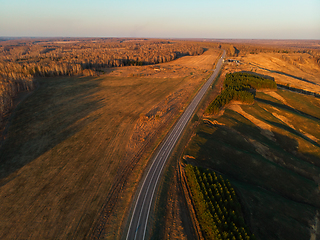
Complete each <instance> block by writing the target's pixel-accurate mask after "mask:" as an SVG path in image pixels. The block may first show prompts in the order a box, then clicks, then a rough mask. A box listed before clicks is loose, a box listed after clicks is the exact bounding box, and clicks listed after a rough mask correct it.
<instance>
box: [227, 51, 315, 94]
mask: <svg viewBox="0 0 320 240" xmlns="http://www.w3.org/2000/svg"><path fill="white" fill-rule="evenodd" d="M236 59H239V60H240V62H241V63H242V64H239V65H237V64H234V63H229V66H228V68H229V71H253V72H257V73H260V74H265V75H268V76H272V77H274V78H275V81H276V82H277V83H278V84H283V85H288V84H289V86H290V87H296V88H299V89H304V90H307V91H311V92H316V93H320V65H319V64H317V62H316V61H315V59H314V58H313V57H312V56H310V54H308V53H298V52H296V53H294V52H292V53H274V52H268V53H258V54H245V55H243V56H241V57H240V56H239V57H236Z"/></svg>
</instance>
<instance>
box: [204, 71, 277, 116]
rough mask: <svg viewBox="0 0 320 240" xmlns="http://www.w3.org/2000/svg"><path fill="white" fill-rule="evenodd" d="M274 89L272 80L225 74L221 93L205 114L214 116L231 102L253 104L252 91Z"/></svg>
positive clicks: (252, 75) (245, 74) (242, 74)
mask: <svg viewBox="0 0 320 240" xmlns="http://www.w3.org/2000/svg"><path fill="white" fill-rule="evenodd" d="M263 88H268V89H276V88H277V84H276V82H275V81H274V79H267V78H264V77H261V76H258V75H255V74H250V73H245V72H235V73H228V74H226V78H225V80H224V84H223V90H222V91H221V93H220V94H219V95H218V96H217V97H216V98H215V99H214V100H213V102H212V103H210V104H209V106H208V108H207V110H206V112H207V113H208V114H215V113H218V112H219V111H220V109H221V108H222V107H224V106H225V105H226V104H228V103H229V102H231V101H232V100H235V101H241V102H243V103H253V101H254V94H253V93H252V91H251V90H253V89H263Z"/></svg>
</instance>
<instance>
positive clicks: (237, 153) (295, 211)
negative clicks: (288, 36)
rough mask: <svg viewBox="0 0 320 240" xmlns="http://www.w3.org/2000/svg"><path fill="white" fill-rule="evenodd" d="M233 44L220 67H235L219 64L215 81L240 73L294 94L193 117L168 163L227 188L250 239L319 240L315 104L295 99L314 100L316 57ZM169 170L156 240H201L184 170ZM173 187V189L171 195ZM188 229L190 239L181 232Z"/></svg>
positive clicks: (268, 94)
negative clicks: (219, 180)
mask: <svg viewBox="0 0 320 240" xmlns="http://www.w3.org/2000/svg"><path fill="white" fill-rule="evenodd" d="M233 44H234V45H233V46H235V47H236V48H238V50H239V52H238V55H237V56H233V55H229V57H227V59H235V60H239V61H240V63H238V64H237V63H235V62H227V61H226V63H225V65H224V68H223V71H222V73H221V77H220V78H221V79H222V80H224V78H225V75H226V73H232V72H241V71H244V72H249V73H250V72H251V73H253V74H260V75H261V76H267V77H273V78H274V80H275V81H276V83H277V84H281V85H284V86H289V87H291V88H295V89H291V91H289V90H285V89H278V90H266V89H262V90H257V91H255V93H254V95H255V101H254V103H253V104H242V103H241V102H236V101H233V102H231V103H230V104H227V105H226V106H225V107H223V108H222V109H221V111H220V112H219V113H218V114H215V115H205V116H203V115H202V113H201V111H200V112H199V113H197V118H194V121H195V122H194V123H193V125H192V129H193V130H192V131H191V132H189V133H188V134H187V135H186V137H185V139H184V140H182V143H181V145H180V148H179V150H177V152H176V155H175V157H176V158H179V159H181V160H180V162H181V164H182V166H185V164H186V163H189V164H193V165H195V166H199V167H204V168H208V169H209V170H210V171H214V172H216V173H217V174H222V176H223V178H225V179H229V180H230V182H231V183H232V185H233V186H234V188H235V191H236V193H237V197H238V198H239V200H240V202H241V205H242V209H243V215H244V218H245V222H246V224H247V225H248V227H249V229H250V231H251V232H252V233H253V234H254V235H255V237H256V239H297V240H298V239H318V237H319V236H320V230H319V229H320V226H319V211H320V206H319V201H320V197H319V184H320V181H319V176H320V170H319V166H320V165H319V164H320V161H319V159H320V145H319V144H320V128H319V126H320V122H319V119H320V115H319V113H320V111H319V108H320V99H319V97H316V96H310V95H308V94H309V93H308V94H301V93H297V92H300V90H301V89H302V90H305V91H308V92H311V93H319V90H320V88H319V86H320V78H319V76H320V74H319V73H320V66H319V64H318V62H317V61H316V57H315V56H317V55H316V54H314V53H313V55H312V54H310V53H303V52H298V50H297V49H298V48H290V50H289V51H287V50H285V51H284V52H282V50H281V51H280V50H279V49H281V48H280V47H279V46H275V47H274V49H272V47H270V46H268V49H266V48H265V46H261V47H260V48H259V46H257V45H255V46H254V47H250V45H249V44H248V45H245V44H244V43H242V44H243V45H240V46H237V45H236V44H235V43H233ZM270 45H271V44H270ZM275 45H276V44H275ZM306 46H308V45H306ZM224 47H228V45H225V46H224ZM246 47H248V48H249V50H248V49H246ZM222 48H223V46H222ZM269 48H270V49H269ZM244 49H245V50H244ZM279 51H280V52H279ZM250 52H251V53H250ZM229 54H230V53H229ZM219 89H220V88H219ZM293 91H297V92H293ZM207 104H208V103H207ZM206 106H207V105H205V104H204V106H203V107H204V108H205V107H206ZM172 168H173V169H176V172H175V173H167V180H166V181H167V183H166V182H165V184H167V185H168V186H167V188H166V190H168V194H165V192H164V191H163V192H162V198H163V199H167V201H168V203H169V204H168V205H167V206H163V208H162V210H161V211H164V209H166V216H167V220H166V221H165V222H164V223H163V224H164V225H163V226H162V229H164V230H165V231H164V234H165V235H162V236H166V239H175V236H176V235H177V234H179V233H181V235H182V236H183V237H182V239H193V238H196V237H199V238H200V239H201V237H205V236H208V234H206V232H205V231H203V230H202V227H203V226H202V225H201V224H199V218H198V217H199V215H197V214H199V213H198V212H197V210H196V208H195V205H194V204H195V202H193V201H194V200H193V199H192V197H191V196H190V193H188V190H186V189H188V186H187V185H186V181H185V180H184V178H183V176H184V173H183V167H182V169H180V170H179V167H177V166H175V164H174V163H172ZM181 171H182V173H181ZM172 181H178V182H179V183H180V184H178V186H177V187H173V186H172V185H170V182H172ZM181 186H182V187H181ZM189 187H190V186H189ZM183 189H185V190H183ZM189 191H190V190H189ZM183 195H184V196H183ZM160 202H161V200H159V206H161V204H160ZM181 209H188V211H190V212H191V213H190V214H189V218H188V217H186V216H184V215H183V214H181V211H183V210H181ZM188 219H189V220H188ZM208 224H209V223H208ZM190 225H192V226H193V228H194V229H195V233H194V232H189V233H188V232H187V231H186V229H187V228H188V227H189V228H190ZM173 226H174V227H173ZM160 229H161V227H160V226H158V229H156V230H155V232H157V233H160V232H161V230H160ZM154 236H155V235H154ZM158 239H161V237H159V238H158ZM219 239H220V238H219Z"/></svg>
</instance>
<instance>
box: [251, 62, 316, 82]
mask: <svg viewBox="0 0 320 240" xmlns="http://www.w3.org/2000/svg"><path fill="white" fill-rule="evenodd" d="M250 64H251V65H253V66H255V67H258V68H260V69H263V70H266V71H268V72H271V73H277V74H280V75H284V76H287V77H291V78H294V79H297V80H300V81H303V82H306V83H311V84H313V85H319V84H317V83H314V82H312V81H309V80H307V79H304V78H301V77H297V76H294V75H291V74H288V73H285V72H281V71H276V70H270V69H268V68H264V67H260V66H258V65H256V64H253V63H250Z"/></svg>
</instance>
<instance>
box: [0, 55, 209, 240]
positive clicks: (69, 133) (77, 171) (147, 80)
mask: <svg viewBox="0 0 320 240" xmlns="http://www.w3.org/2000/svg"><path fill="white" fill-rule="evenodd" d="M210 60H211V59H210ZM179 61H183V58H182V59H179ZM174 64H175V63H174V61H173V62H172V65H173V66H174ZM162 65H164V64H159V66H160V67H161V66H162ZM144 68H145V67H134V68H133V70H132V71H133V72H135V71H136V72H138V70H139V69H140V70H143V69H144ZM137 69H138V70H137ZM178 70H179V69H176V70H170V71H171V72H172V73H173V71H175V72H176V75H175V76H173V77H170V71H167V75H166V76H151V75H149V76H140V77H137V76H134V77H130V74H128V76H126V75H124V76H122V75H121V72H122V71H123V72H125V71H127V68H126V67H124V68H116V69H111V71H109V72H108V73H106V74H104V75H101V76H99V77H59V78H58V77H57V78H42V79H39V80H38V81H39V88H38V89H37V90H36V91H35V92H34V93H32V94H31V95H30V96H29V97H28V98H27V99H26V100H25V101H23V102H22V103H21V104H19V105H18V107H17V109H16V110H15V112H14V114H13V116H12V120H11V124H10V127H9V129H8V133H7V135H6V140H5V142H4V143H3V145H2V146H1V149H0V158H1V163H0V201H1V205H0V215H1V218H0V238H1V239H28V238H29V239H69V238H79V239H82V238H84V237H88V234H89V233H90V231H92V227H93V223H94V222H96V221H97V218H98V217H99V213H100V211H101V208H102V207H103V205H104V204H105V201H106V197H107V196H108V193H109V192H110V190H111V189H110V188H111V186H112V184H113V183H114V182H115V181H116V179H117V178H118V177H119V176H121V174H122V171H123V169H124V168H125V166H126V165H127V164H129V163H130V161H131V160H132V158H133V156H134V155H135V154H136V153H137V152H138V151H139V150H140V149H143V148H144V146H145V144H147V143H149V142H152V141H153V142H154V141H157V136H155V135H153V133H156V132H157V131H158V130H161V129H162V131H163V130H164V129H166V128H165V126H167V125H168V124H170V123H171V122H172V121H173V120H174V119H175V117H176V116H177V115H178V114H179V113H180V112H181V111H182V109H183V107H184V106H185V104H186V103H187V102H188V101H189V100H190V97H191V96H192V95H193V94H194V93H195V91H196V90H197V89H198V87H199V86H200V85H201V84H202V83H203V79H205V78H206V77H207V76H208V73H206V72H204V71H203V70H201V69H196V70H197V71H194V74H190V72H191V71H193V70H188V69H187V68H184V71H181V72H180V74H179V71H178ZM153 72H155V71H154V70H153ZM115 73H116V74H115ZM117 75H118V76H117ZM160 136H161V132H160ZM162 136H163V135H162ZM148 147H149V150H148V151H149V154H150V153H151V152H150V145H148ZM146 159H147V157H145V160H146ZM139 166H140V167H143V166H145V164H142V165H141V164H140V165H139V164H138V165H137V167H139ZM142 170H143V168H141V169H139V170H135V172H134V174H136V175H130V176H128V179H129V180H128V181H129V183H128V184H129V187H128V188H129V189H125V190H123V191H124V192H125V195H123V196H125V198H126V201H124V202H123V201H122V200H123V199H122V197H121V196H120V198H119V203H121V204H122V205H121V204H120V205H121V206H120V207H119V206H116V209H115V210H114V211H113V212H112V213H110V214H109V215H110V218H111V219H112V223H110V224H109V225H108V226H104V227H105V228H106V229H105V230H104V235H105V236H106V238H110V239H115V238H119V237H120V232H119V229H120V228H121V224H122V221H123V220H124V217H125V213H126V211H127V208H128V207H129V204H130V200H131V198H132V194H133V191H134V190H135V187H136V184H137V183H138V180H139V179H140V177H141V173H142ZM117 207H118V208H117ZM120 208H121V209H120ZM117 221H118V222H117Z"/></svg>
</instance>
